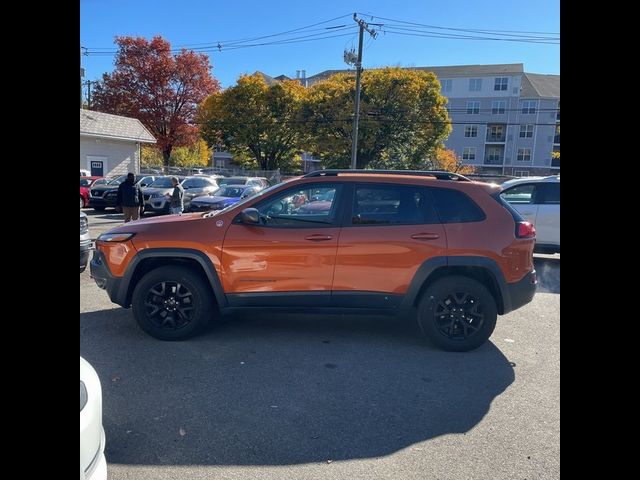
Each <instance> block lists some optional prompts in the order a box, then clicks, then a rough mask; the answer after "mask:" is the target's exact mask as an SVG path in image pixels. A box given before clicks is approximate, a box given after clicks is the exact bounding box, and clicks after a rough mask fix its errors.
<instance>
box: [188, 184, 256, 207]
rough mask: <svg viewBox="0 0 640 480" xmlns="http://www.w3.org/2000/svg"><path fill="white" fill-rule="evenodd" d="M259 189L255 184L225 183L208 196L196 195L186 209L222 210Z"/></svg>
mask: <svg viewBox="0 0 640 480" xmlns="http://www.w3.org/2000/svg"><path fill="white" fill-rule="evenodd" d="M260 190H261V189H260V188H258V187H255V186H247V185H225V186H223V187H220V188H219V189H218V190H216V191H215V192H213V193H212V194H211V195H209V196H203V197H196V198H194V199H193V200H191V204H190V205H189V210H188V211H189V212H209V211H212V210H222V209H223V208H226V207H228V206H229V205H233V204H234V203H236V202H238V201H240V200H241V199H243V198H247V197H250V196H252V195H255V194H256V193H258V192H259V191H260Z"/></svg>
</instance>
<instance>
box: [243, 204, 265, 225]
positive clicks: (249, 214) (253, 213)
mask: <svg viewBox="0 0 640 480" xmlns="http://www.w3.org/2000/svg"><path fill="white" fill-rule="evenodd" d="M240 220H242V223H246V224H248V225H259V224H260V212H258V210H256V209H255V208H245V209H244V210H243V211H242V212H240Z"/></svg>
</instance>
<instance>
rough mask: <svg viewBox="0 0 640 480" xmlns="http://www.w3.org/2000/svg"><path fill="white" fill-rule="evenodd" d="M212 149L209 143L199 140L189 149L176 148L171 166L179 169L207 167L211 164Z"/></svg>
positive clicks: (172, 153) (172, 154)
mask: <svg viewBox="0 0 640 480" xmlns="http://www.w3.org/2000/svg"><path fill="white" fill-rule="evenodd" d="M210 159H211V149H210V148H209V147H208V146H207V142H205V141H204V140H203V139H198V141H196V142H195V143H194V144H193V145H191V146H188V147H175V148H174V149H173V152H171V160H170V162H169V163H170V164H171V165H175V166H177V167H206V166H207V165H209V164H210V163H211V160H210Z"/></svg>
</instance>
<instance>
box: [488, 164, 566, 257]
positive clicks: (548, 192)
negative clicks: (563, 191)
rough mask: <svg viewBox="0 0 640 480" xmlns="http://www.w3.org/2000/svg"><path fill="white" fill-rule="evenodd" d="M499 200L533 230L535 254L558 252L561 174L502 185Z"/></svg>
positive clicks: (512, 181) (516, 180)
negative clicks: (521, 217) (525, 221)
mask: <svg viewBox="0 0 640 480" xmlns="http://www.w3.org/2000/svg"><path fill="white" fill-rule="evenodd" d="M501 187H502V198H504V199H505V200H506V201H507V202H509V203H510V204H511V205H512V206H513V208H515V209H516V210H517V211H518V212H519V213H520V214H521V215H522V216H523V217H524V219H525V220H527V221H528V222H531V223H533V224H534V225H535V227H536V246H535V251H536V252H540V253H560V175H554V176H551V177H523V178H518V179H515V180H509V181H508V182H505V183H503V184H502V186H501Z"/></svg>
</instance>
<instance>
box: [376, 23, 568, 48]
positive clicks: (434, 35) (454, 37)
mask: <svg viewBox="0 0 640 480" xmlns="http://www.w3.org/2000/svg"><path fill="white" fill-rule="evenodd" d="M383 31H384V32H385V33H391V34H394V35H405V36H409V37H429V38H443V39H447V40H490V41H495V42H518V43H539V44H545V45H560V43H559V41H555V40H554V39H549V40H532V39H528V38H495V37H478V36H471V35H455V34H439V33H436V32H434V33H429V34H427V33H407V32H409V31H411V30H410V29H401V30H398V29H389V28H386V27H385V28H383ZM413 31H414V32H419V30H413Z"/></svg>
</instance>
